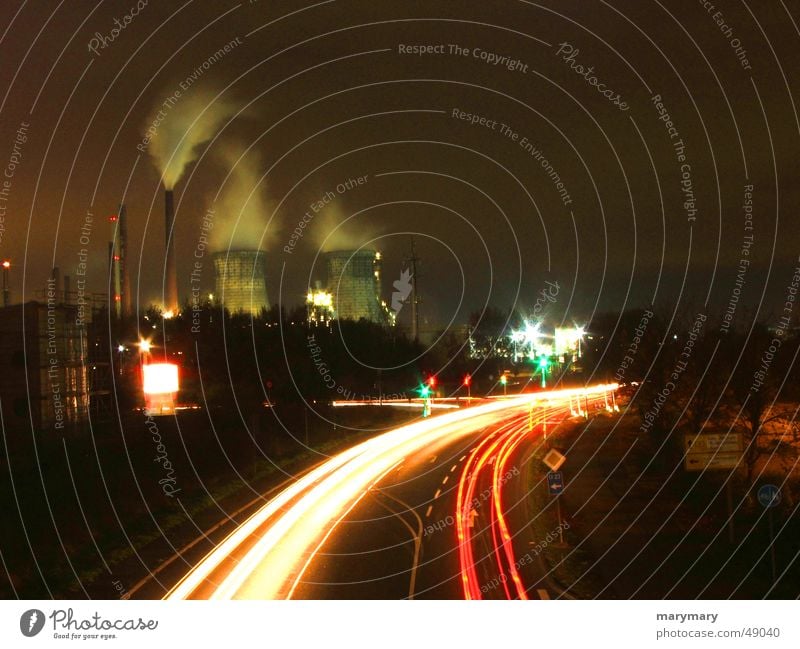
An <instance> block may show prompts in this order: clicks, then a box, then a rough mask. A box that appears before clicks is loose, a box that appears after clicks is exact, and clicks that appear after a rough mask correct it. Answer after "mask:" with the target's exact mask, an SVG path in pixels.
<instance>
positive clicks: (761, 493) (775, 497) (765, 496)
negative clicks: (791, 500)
mask: <svg viewBox="0 0 800 649" xmlns="http://www.w3.org/2000/svg"><path fill="white" fill-rule="evenodd" d="M758 502H760V503H761V505H762V507H766V508H767V509H769V508H770V507H777V506H778V505H779V504H780V502H781V490H780V489H779V488H778V487H776V486H775V485H774V484H765V485H761V487H759V489H758Z"/></svg>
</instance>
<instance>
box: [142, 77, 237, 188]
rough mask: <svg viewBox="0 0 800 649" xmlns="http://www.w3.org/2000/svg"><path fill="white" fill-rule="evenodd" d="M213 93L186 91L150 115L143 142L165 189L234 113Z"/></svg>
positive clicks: (231, 104)
mask: <svg viewBox="0 0 800 649" xmlns="http://www.w3.org/2000/svg"><path fill="white" fill-rule="evenodd" d="M214 96H215V94H214V93H212V92H210V91H208V90H203V89H201V88H197V89H193V90H192V92H191V93H190V94H186V95H182V96H180V97H177V98H173V97H170V99H169V100H167V101H166V102H164V103H163V104H159V105H158V106H157V107H156V108H155V109H154V110H153V112H152V114H151V115H150V118H149V120H148V122H147V126H146V130H145V141H146V142H147V146H148V151H149V152H150V155H151V156H152V157H153V160H154V161H155V165H156V167H157V168H158V170H159V171H160V172H161V173H162V175H163V178H164V185H165V186H166V188H167V189H172V188H173V187H174V186H175V184H176V183H177V182H178V181H179V180H180V179H181V176H183V172H184V171H185V170H186V167H187V165H189V163H190V162H192V161H193V160H194V159H195V158H196V157H197V154H198V147H199V146H200V145H201V144H203V143H204V142H207V141H208V140H210V139H211V138H212V137H214V135H215V134H216V133H217V131H218V130H219V128H220V126H221V125H222V123H223V122H224V121H225V120H226V119H228V118H230V117H231V116H232V115H233V114H235V112H236V110H237V107H236V105H235V104H233V103H232V102H230V101H229V100H224V99H220V98H217V99H214Z"/></svg>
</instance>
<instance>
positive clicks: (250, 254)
mask: <svg viewBox="0 0 800 649" xmlns="http://www.w3.org/2000/svg"><path fill="white" fill-rule="evenodd" d="M213 259H214V271H215V277H216V286H215V295H216V297H217V299H218V300H219V302H220V304H222V306H223V307H224V308H225V309H227V310H228V311H229V312H230V313H249V314H251V315H253V316H260V315H261V310H262V309H269V301H268V300H267V284H266V277H267V267H266V258H265V256H264V253H263V252H261V251H260V250H228V251H226V252H218V253H215V254H214V258H213Z"/></svg>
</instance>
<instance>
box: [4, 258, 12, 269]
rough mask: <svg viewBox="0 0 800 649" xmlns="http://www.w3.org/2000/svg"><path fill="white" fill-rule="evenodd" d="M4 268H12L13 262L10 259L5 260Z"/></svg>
mask: <svg viewBox="0 0 800 649" xmlns="http://www.w3.org/2000/svg"><path fill="white" fill-rule="evenodd" d="M3 268H11V262H10V261H8V259H4V260H3Z"/></svg>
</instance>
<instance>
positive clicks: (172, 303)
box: [164, 189, 178, 315]
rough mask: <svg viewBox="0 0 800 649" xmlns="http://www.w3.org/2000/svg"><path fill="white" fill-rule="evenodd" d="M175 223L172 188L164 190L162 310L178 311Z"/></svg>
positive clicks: (173, 313) (173, 312)
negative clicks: (164, 239) (173, 236)
mask: <svg viewBox="0 0 800 649" xmlns="http://www.w3.org/2000/svg"><path fill="white" fill-rule="evenodd" d="M174 223H175V206H174V204H173V197H172V190H171V189H168V190H167V191H166V192H164V225H165V227H166V255H165V258H164V312H165V313H166V312H168V311H169V312H171V313H172V315H175V314H177V313H178V273H177V270H176V268H175V241H174V240H173V238H172V226H173V224H174Z"/></svg>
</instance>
